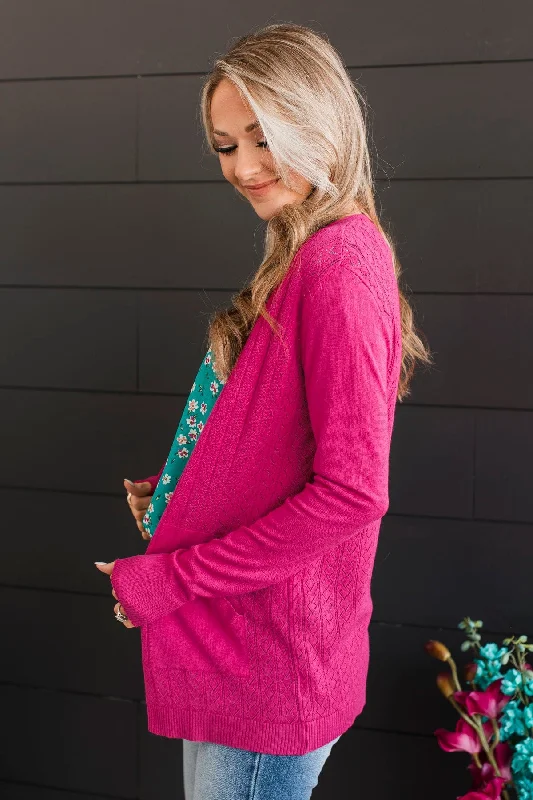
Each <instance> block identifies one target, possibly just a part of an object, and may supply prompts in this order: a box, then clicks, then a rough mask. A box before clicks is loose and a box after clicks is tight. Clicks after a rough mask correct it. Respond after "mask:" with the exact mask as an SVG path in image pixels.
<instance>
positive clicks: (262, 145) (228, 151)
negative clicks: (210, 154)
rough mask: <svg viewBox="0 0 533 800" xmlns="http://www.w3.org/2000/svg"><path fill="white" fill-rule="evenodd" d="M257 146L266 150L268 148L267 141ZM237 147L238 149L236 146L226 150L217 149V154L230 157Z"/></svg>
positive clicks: (258, 143)
mask: <svg viewBox="0 0 533 800" xmlns="http://www.w3.org/2000/svg"><path fill="white" fill-rule="evenodd" d="M257 146H258V147H264V148H265V149H266V148H267V147H268V142H267V141H266V139H265V140H264V141H263V142H257ZM236 147H237V145H236V144H234V145H232V146H231V147H226V148H222V147H215V150H216V152H217V153H222V155H224V156H229V155H230V154H231V153H233V151H234V150H235V148H236Z"/></svg>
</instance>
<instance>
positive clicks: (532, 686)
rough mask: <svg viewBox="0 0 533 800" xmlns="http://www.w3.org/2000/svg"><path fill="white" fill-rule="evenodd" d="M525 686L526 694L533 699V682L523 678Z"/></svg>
mask: <svg viewBox="0 0 533 800" xmlns="http://www.w3.org/2000/svg"><path fill="white" fill-rule="evenodd" d="M523 685H524V692H525V693H526V694H527V695H529V697H533V680H526V679H525V678H523Z"/></svg>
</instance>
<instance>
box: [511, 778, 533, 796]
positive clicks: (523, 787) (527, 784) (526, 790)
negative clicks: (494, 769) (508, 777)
mask: <svg viewBox="0 0 533 800" xmlns="http://www.w3.org/2000/svg"><path fill="white" fill-rule="evenodd" d="M514 785H515V788H516V793H517V795H518V800H533V781H530V780H529V779H528V778H516V779H515V781H514Z"/></svg>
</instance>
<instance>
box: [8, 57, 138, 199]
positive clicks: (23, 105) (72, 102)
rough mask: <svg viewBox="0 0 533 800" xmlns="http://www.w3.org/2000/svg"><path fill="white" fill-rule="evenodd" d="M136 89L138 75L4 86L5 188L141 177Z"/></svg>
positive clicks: (128, 179)
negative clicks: (137, 138) (138, 159)
mask: <svg viewBox="0 0 533 800" xmlns="http://www.w3.org/2000/svg"><path fill="white" fill-rule="evenodd" d="M0 49H1V48H0ZM136 92H137V82H136V80H135V78H124V79H120V78H114V79H110V80H105V81H102V80H79V81H30V82H21V83H20V82H16V83H0V183H35V182H39V183H43V182H44V183H50V182H58V181H62V182H63V181H91V182H99V181H131V180H135V167H136V135H135V126H136V114H137V95H136Z"/></svg>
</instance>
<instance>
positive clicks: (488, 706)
mask: <svg viewBox="0 0 533 800" xmlns="http://www.w3.org/2000/svg"><path fill="white" fill-rule="evenodd" d="M502 680H503V678H500V679H499V680H497V681H493V683H491V684H490V686H489V687H488V688H487V689H485V691H484V692H454V695H453V696H454V698H455V699H456V700H457V702H458V703H461V705H463V706H464V707H465V708H466V710H467V711H468V713H469V714H470V715H472V714H481V715H482V716H484V717H489V719H496V718H497V717H498V714H499V713H500V711H501V710H502V708H503V707H504V706H505V705H507V703H508V702H509V700H510V699H511V698H510V696H508V695H506V694H504V693H503V692H502V690H501V688H500V687H501V683H502Z"/></svg>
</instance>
